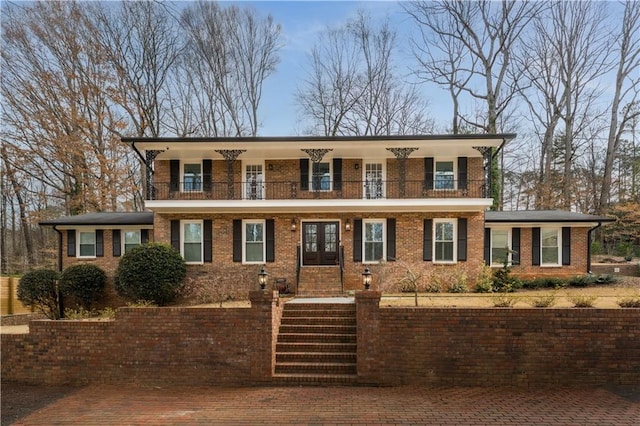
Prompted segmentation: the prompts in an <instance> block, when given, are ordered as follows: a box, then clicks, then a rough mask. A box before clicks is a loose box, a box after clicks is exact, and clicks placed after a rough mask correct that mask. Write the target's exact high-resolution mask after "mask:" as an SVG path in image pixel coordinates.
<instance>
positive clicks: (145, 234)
mask: <svg viewBox="0 0 640 426" xmlns="http://www.w3.org/2000/svg"><path fill="white" fill-rule="evenodd" d="M148 242H149V230H148V229H141V230H140V243H141V244H147V243H148Z"/></svg>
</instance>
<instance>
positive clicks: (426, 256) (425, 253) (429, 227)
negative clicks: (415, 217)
mask: <svg viewBox="0 0 640 426" xmlns="http://www.w3.org/2000/svg"><path fill="white" fill-rule="evenodd" d="M431 182H433V181H431ZM423 228H424V229H423V232H422V260H431V259H432V254H431V252H432V251H431V244H432V241H433V237H432V233H433V220H431V219H425V220H424V226H423Z"/></svg>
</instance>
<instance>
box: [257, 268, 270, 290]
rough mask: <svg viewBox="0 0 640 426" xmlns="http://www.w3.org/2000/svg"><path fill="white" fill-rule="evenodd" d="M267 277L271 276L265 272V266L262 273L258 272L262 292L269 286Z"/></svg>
mask: <svg viewBox="0 0 640 426" xmlns="http://www.w3.org/2000/svg"><path fill="white" fill-rule="evenodd" d="M267 276H269V274H267V271H265V270H264V266H263V267H262V268H261V269H260V272H258V284H260V290H264V288H265V286H266V285H267Z"/></svg>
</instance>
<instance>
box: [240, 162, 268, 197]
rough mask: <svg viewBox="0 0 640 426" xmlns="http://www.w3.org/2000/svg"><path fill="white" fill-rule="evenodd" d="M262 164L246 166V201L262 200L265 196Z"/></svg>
mask: <svg viewBox="0 0 640 426" xmlns="http://www.w3.org/2000/svg"><path fill="white" fill-rule="evenodd" d="M262 192H263V177H262V164H247V165H245V191H244V198H245V199H246V200H261V199H263V198H264V196H263V193H262Z"/></svg>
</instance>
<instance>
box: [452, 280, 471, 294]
mask: <svg viewBox="0 0 640 426" xmlns="http://www.w3.org/2000/svg"><path fill="white" fill-rule="evenodd" d="M468 291H469V287H467V284H466V283H465V282H464V281H453V282H452V283H451V285H450V286H449V293H467V292H468Z"/></svg>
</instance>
